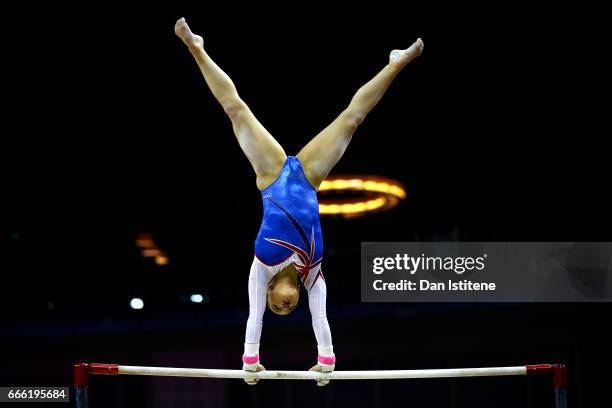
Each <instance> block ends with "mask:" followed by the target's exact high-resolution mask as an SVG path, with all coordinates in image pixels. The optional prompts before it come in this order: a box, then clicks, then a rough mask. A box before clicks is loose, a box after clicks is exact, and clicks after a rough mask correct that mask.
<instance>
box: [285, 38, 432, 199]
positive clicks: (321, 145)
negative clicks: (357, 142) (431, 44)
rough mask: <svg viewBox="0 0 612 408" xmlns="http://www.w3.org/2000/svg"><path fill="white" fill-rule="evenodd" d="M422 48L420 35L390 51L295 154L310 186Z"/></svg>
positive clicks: (322, 176) (318, 180)
mask: <svg viewBox="0 0 612 408" xmlns="http://www.w3.org/2000/svg"><path fill="white" fill-rule="evenodd" d="M422 50H423V42H422V41H421V39H420V38H419V39H418V40H417V41H416V42H415V43H414V44H412V46H410V48H408V49H406V50H393V51H392V52H391V55H390V56H389V64H387V65H386V66H385V67H384V68H383V69H382V70H381V71H380V72H379V73H378V74H377V75H376V76H375V77H374V78H372V79H371V80H370V81H369V82H368V83H366V84H365V85H363V86H362V87H361V88H360V89H359V90H358V91H357V93H356V94H355V96H353V99H352V100H351V102H350V104H349V106H348V107H347V108H346V109H345V110H344V111H343V112H342V113H341V114H340V115H339V116H338V117H337V118H336V119H335V120H334V121H333V122H332V123H331V124H330V125H329V126H327V128H325V129H323V131H321V133H319V134H318V135H317V136H315V137H314V139H312V140H311V141H310V142H309V143H308V144H307V145H306V146H304V148H303V149H302V150H301V151H300V152H299V153H298V155H297V158H298V159H300V162H301V163H302V167H303V168H304V173H305V174H306V177H307V178H308V181H310V184H312V185H313V187H315V188H316V189H318V188H319V185H320V184H321V182H322V181H323V180H324V179H325V177H326V176H327V174H328V173H329V172H330V171H331V169H332V168H333V167H334V166H335V165H336V163H338V160H340V158H341V157H342V155H343V154H344V151H345V150H346V148H347V146H348V145H349V143H350V141H351V138H352V136H353V133H354V132H355V130H356V129H357V127H358V126H359V125H360V124H361V122H363V120H364V118H365V117H366V115H367V114H368V113H369V112H370V111H371V110H372V109H373V108H374V106H376V104H377V103H378V101H379V100H380V99H381V98H382V96H383V95H384V93H385V91H386V90H387V88H388V87H389V85H390V84H391V82H392V81H393V79H394V78H395V77H396V75H397V74H398V73H399V72H400V71H401V70H402V68H404V67H405V66H406V65H407V64H408V63H409V62H410V61H412V60H413V59H415V58H416V57H418V56H419V55H420V54H421V51H422Z"/></svg>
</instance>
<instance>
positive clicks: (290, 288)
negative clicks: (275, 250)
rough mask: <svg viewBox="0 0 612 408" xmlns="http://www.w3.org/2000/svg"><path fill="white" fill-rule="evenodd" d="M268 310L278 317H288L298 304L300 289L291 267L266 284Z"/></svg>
mask: <svg viewBox="0 0 612 408" xmlns="http://www.w3.org/2000/svg"><path fill="white" fill-rule="evenodd" d="M267 295H268V300H267V303H268V309H270V310H271V311H272V312H274V313H276V314H278V315H288V314H289V313H291V312H293V309H295V307H296V306H297V304H298V300H299V299H300V287H299V284H298V278H297V272H296V270H295V268H294V267H293V266H289V267H287V268H285V269H283V270H282V271H280V272H279V273H278V274H276V276H274V278H272V280H271V281H270V283H269V284H268V294H267Z"/></svg>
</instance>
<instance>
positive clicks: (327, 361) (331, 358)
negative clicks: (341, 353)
mask: <svg viewBox="0 0 612 408" xmlns="http://www.w3.org/2000/svg"><path fill="white" fill-rule="evenodd" d="M318 361H319V363H321V364H336V356H329V357H325V356H319V358H318Z"/></svg>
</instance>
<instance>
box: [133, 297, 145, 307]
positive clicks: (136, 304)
mask: <svg viewBox="0 0 612 408" xmlns="http://www.w3.org/2000/svg"><path fill="white" fill-rule="evenodd" d="M130 307H131V308H132V309H135V310H140V309H142V308H143V307H144V302H143V301H142V299H140V298H133V299H132V300H130Z"/></svg>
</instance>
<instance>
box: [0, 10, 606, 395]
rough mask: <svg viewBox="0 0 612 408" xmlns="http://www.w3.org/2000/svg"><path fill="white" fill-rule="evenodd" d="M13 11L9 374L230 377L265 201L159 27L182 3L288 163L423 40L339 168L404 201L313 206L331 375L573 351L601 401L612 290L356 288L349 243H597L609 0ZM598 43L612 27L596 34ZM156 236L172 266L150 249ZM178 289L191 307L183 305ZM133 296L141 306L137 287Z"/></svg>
mask: <svg viewBox="0 0 612 408" xmlns="http://www.w3.org/2000/svg"><path fill="white" fill-rule="evenodd" d="M87 4H88V5H87V6H86V7H85V6H70V7H68V6H58V5H53V6H49V5H47V6H44V7H43V6H40V5H36V4H34V3H28V4H24V5H22V6H21V7H20V8H19V9H8V8H7V9H5V10H3V13H2V14H1V15H2V17H1V19H2V23H3V24H2V48H3V62H2V65H3V72H4V75H3V78H2V90H3V91H2V94H3V99H4V102H5V103H4V104H3V106H4V107H3V108H2V110H3V122H4V124H5V128H4V131H3V138H2V141H3V143H2V145H3V148H2V203H3V207H4V210H3V214H4V216H3V217H2V246H1V251H2V254H3V256H2V258H1V263H0V272H1V276H2V281H1V283H0V290H1V293H0V306H1V307H2V318H1V320H0V336H1V337H0V339H1V342H2V344H1V346H2V347H1V349H0V350H1V351H0V360H1V361H2V363H1V364H0V384H1V385H7V386H8V385H69V384H70V383H71V381H72V380H71V369H72V364H73V363H74V362H76V361H88V362H92V361H99V362H117V363H121V364H133V365H158V366H184V367H206V368H239V367H240V355H241V353H242V342H243V331H244V324H245V322H246V318H247V313H248V299H247V290H246V283H247V274H248V268H249V266H250V262H251V260H252V256H253V253H252V243H253V239H254V237H255V234H256V232H257V228H258V224H259V221H260V217H261V204H260V198H259V192H258V191H257V189H256V188H255V185H254V175H253V173H252V170H251V168H250V165H249V163H248V161H247V160H246V158H244V156H243V155H242V153H241V151H240V149H239V146H238V144H237V142H236V141H235V138H234V136H233V134H232V130H231V126H230V124H229V121H228V120H227V119H226V117H225V115H224V113H223V111H222V109H221V108H220V107H219V106H218V104H217V103H216V101H215V100H214V99H213V97H212V95H211V94H210V92H209V91H208V90H207V88H206V86H205V84H204V81H203V79H202V78H201V75H200V73H199V71H198V69H197V67H196V64H195V63H194V61H193V60H192V59H191V57H190V55H189V53H188V52H187V50H186V49H185V47H184V46H183V45H182V43H181V42H180V41H179V40H178V39H177V38H176V37H175V36H174V34H173V25H174V22H175V20H176V19H177V18H179V17H181V16H185V17H186V18H187V20H188V22H189V23H190V25H191V27H192V29H193V30H194V32H196V33H201V34H203V36H204V37H205V47H206V48H207V50H208V52H209V54H210V55H211V56H212V57H213V58H214V59H215V60H216V61H217V62H218V63H219V65H220V66H221V67H222V68H223V69H224V70H226V71H227V72H228V73H229V74H230V75H231V77H232V78H233V80H234V82H235V83H236V85H237V87H238V90H239V92H240V94H241V96H242V97H243V99H244V100H245V101H246V102H247V103H248V104H249V106H250V107H251V109H252V110H253V111H254V112H255V114H256V115H257V117H258V118H259V119H260V121H261V122H262V123H263V124H264V126H265V127H266V128H267V129H268V130H269V131H270V132H271V133H272V134H273V135H274V136H275V137H276V138H277V139H278V140H279V142H280V143H281V144H282V145H283V146H284V147H285V150H286V151H287V153H288V154H296V153H297V152H298V151H299V149H300V147H301V146H303V145H304V144H305V143H306V142H307V141H308V140H309V138H311V137H312V136H314V135H315V134H316V133H317V132H318V131H320V130H321V129H322V128H323V127H325V126H326V125H327V124H328V123H329V122H330V121H331V120H333V118H334V117H335V116H336V115H337V114H338V113H339V112H340V111H341V110H342V109H343V107H344V106H345V105H346V104H347V103H348V102H349V100H350V98H351V96H352V94H353V93H354V92H355V91H356V89H357V88H358V87H359V86H360V85H361V84H363V83H364V82H365V81H367V80H368V79H369V78H370V77H371V76H373V75H374V74H375V73H376V72H377V71H378V70H379V69H381V68H382V66H383V65H384V64H385V63H386V62H387V59H388V52H389V50H390V49H392V48H405V47H407V46H409V45H410V44H411V43H412V41H414V39H415V38H416V37H419V36H420V37H422V38H423V40H424V42H425V50H424V53H423V55H422V56H421V57H420V58H419V59H418V60H417V61H415V62H414V63H413V64H411V65H410V66H408V67H407V68H406V69H405V71H404V72H403V73H402V74H401V75H400V76H399V77H398V78H397V79H396V81H395V82H394V83H393V85H392V86H391V88H390V89H389V91H388V92H387V94H386V95H385V97H384V98H383V100H382V101H381V102H380V104H379V105H378V106H377V107H376V109H375V110H374V111H373V112H372V113H371V114H370V115H369V117H368V118H367V119H366V121H365V122H364V124H363V125H362V126H361V128H360V129H359V130H358V132H357V134H356V135H355V137H354V139H353V141H352V143H351V146H350V148H349V149H348V151H347V154H346V155H345V157H344V158H343V159H342V160H341V162H340V163H339V164H338V166H337V168H336V169H335V171H334V172H335V173H363V174H375V175H382V176H386V177H391V178H395V179H398V180H400V181H401V182H402V183H403V184H404V185H405V186H406V189H407V193H408V197H407V199H406V200H405V201H403V202H402V203H401V204H400V205H399V206H398V207H396V208H395V209H393V210H391V211H389V212H386V213H381V214H375V215H370V216H367V217H363V218H359V219H353V220H344V219H328V218H325V219H323V228H324V237H325V242H326V260H325V265H326V266H325V271H326V279H327V283H328V292H329V298H328V316H329V319H330V323H331V325H332V330H333V335H334V345H335V351H336V354H337V357H338V364H337V368H338V369H399V368H405V369H411V368H415V369H416V368H445V367H478V366H502V365H523V364H527V363H542V362H544V363H549V362H550V363H555V362H562V363H566V364H568V366H569V372H570V391H569V396H570V404H571V405H570V406H573V407H581V406H584V407H587V406H601V404H602V403H605V400H604V399H603V397H602V395H603V391H604V390H603V389H602V388H601V386H600V384H599V379H600V378H601V375H602V374H603V373H605V371H606V369H605V360H606V359H609V357H610V351H609V349H610V341H611V340H612V338H611V336H610V334H609V333H608V330H607V326H609V322H610V311H611V309H610V305H609V304H608V303H599V304H499V305H492V304H410V303H406V304H400V303H397V304H368V303H360V298H359V269H358V268H359V243H360V242H362V241H411V240H473V241H486V240H490V241H538V240H542V241H598V240H602V241H609V240H611V233H610V231H611V230H610V227H611V224H612V223H611V220H610V204H611V200H610V199H609V197H608V194H607V193H608V190H609V184H610V183H609V171H610V170H609V169H610V160H609V147H607V144H606V138H609V134H610V132H609V130H607V131H606V129H607V126H606V127H602V126H601V117H602V115H603V112H607V110H604V109H606V107H608V105H607V104H606V102H605V99H603V100H600V99H598V98H599V97H601V96H605V95H606V93H605V87H606V86H607V84H606V83H605V82H604V81H603V80H601V77H600V76H599V72H601V71H603V69H604V68H603V66H602V65H601V64H600V59H601V58H602V54H604V55H603V56H605V52H603V51H605V49H606V48H605V47H604V46H602V47H601V48H600V47H599V42H601V41H602V40H603V39H605V37H604V33H603V31H604V28H605V26H604V25H603V24H602V23H601V21H600V17H602V13H601V11H600V10H597V9H594V8H591V7H590V6H587V5H586V4H584V3H581V4H582V6H581V7H580V8H578V7H577V6H575V5H573V6H572V5H570V6H559V5H548V6H544V5H542V6H541V8H538V9H536V8H535V7H534V6H533V5H522V4H518V3H513V4H512V5H511V6H501V5H499V6H496V7H492V6H476V5H473V6H465V5H462V6H454V7H448V6H443V5H441V4H440V5H437V6H435V7H432V8H431V9H429V10H422V9H421V8H417V5H415V4H411V3H401V4H397V3H391V2H389V3H384V2H376V3H372V4H363V5H361V4H357V3H347V4H335V5H334V7H332V5H331V4H325V5H324V4H315V3H306V2H301V3H291V6H289V5H277V6H262V5H257V4H250V5H249V6H244V5H242V4H239V3H234V4H229V5H227V6H223V7H220V6H212V5H209V4H207V3H206V2H198V3H194V4H187V5H176V4H175V5H173V6H153V5H151V4H142V5H140V6H138V7H137V6H136V5H132V6H130V7H128V6H126V5H125V4H123V5H114V4H110V3H103V4H98V5H95V4H90V3H87ZM3 7H4V6H3ZM604 45H605V44H604ZM142 232H147V233H151V234H153V236H154V239H155V241H156V242H157V243H158V245H159V246H160V247H161V249H163V250H164V251H166V252H167V254H168V256H169V259H170V263H169V264H168V265H166V266H163V267H160V266H157V265H155V263H153V262H150V261H149V260H146V259H143V258H142V257H141V256H140V253H139V250H138V248H137V247H136V246H135V243H134V241H135V239H136V236H137V235H138V234H139V233H142ZM192 293H202V294H204V295H206V297H207V302H205V303H202V304H191V303H189V302H188V301H187V298H188V296H189V295H190V294H192ZM135 296H138V297H141V298H143V299H144V301H145V308H144V309H143V310H140V311H135V310H131V309H130V308H129V301H130V299H131V298H132V297H135ZM264 326H265V329H264V333H263V337H262V349H261V354H262V361H263V363H264V364H265V365H266V366H267V367H269V368H271V369H297V370H302V369H307V368H309V367H310V366H311V365H312V364H313V362H314V359H315V352H316V348H315V341H314V336H313V335H312V330H311V328H310V322H309V314H308V310H307V307H306V305H305V304H301V305H300V307H299V308H298V310H297V311H296V312H294V313H293V315H291V316H289V317H282V318H281V317H277V316H274V315H271V314H268V315H267V316H266V320H265V324H264ZM92 399H93V403H92V406H93V407H110V406H118V407H127V406H130V407H133V406H134V407H135V406H146V407H195V406H198V407H201V406H220V407H224V406H227V407H229V406H232V407H234V406H256V407H263V406H266V407H276V406H279V407H281V406H282V407H285V406H312V405H313V404H316V405H320V406H325V407H330V406H333V405H334V404H337V405H341V404H342V405H343V404H347V405H348V404H351V405H353V406H374V407H390V406H397V405H400V404H401V405H415V406H417V405H418V406H426V407H490V406H492V405H495V406H498V407H548V406H552V403H553V399H552V387H551V386H550V381H549V379H547V378H522V377H517V378H483V379H458V380H427V381H425V380H417V381H388V382H382V381H381V382H373V381H372V382H346V383H340V382H339V383H333V384H331V385H329V386H328V387H325V388H323V389H320V388H318V387H315V386H314V385H313V384H310V383H301V382H292V381H287V382H267V383H266V382H263V383H261V384H259V385H258V386H257V387H247V386H246V385H244V384H243V383H242V382H239V381H234V380H195V379H165V378H155V379H146V378H119V379H117V378H106V377H99V378H95V379H94V384H93V388H92Z"/></svg>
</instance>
